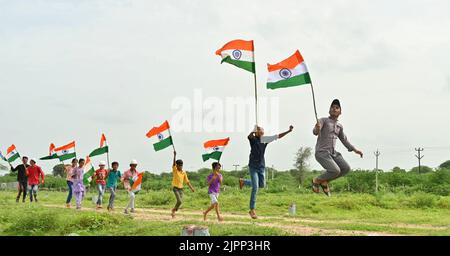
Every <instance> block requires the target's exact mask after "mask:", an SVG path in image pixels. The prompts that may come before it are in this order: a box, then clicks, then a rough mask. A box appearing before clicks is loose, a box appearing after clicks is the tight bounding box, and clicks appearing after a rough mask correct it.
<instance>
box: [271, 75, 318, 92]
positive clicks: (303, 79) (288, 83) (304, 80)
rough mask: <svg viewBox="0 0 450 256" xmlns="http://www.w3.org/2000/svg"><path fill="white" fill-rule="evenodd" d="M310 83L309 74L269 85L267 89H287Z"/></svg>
mask: <svg viewBox="0 0 450 256" xmlns="http://www.w3.org/2000/svg"><path fill="white" fill-rule="evenodd" d="M310 83H311V78H310V76H309V73H305V74H302V75H298V76H294V77H291V78H289V79H284V80H280V81H278V82H275V83H267V89H278V88H286V87H292V86H298V85H303V84H310Z"/></svg>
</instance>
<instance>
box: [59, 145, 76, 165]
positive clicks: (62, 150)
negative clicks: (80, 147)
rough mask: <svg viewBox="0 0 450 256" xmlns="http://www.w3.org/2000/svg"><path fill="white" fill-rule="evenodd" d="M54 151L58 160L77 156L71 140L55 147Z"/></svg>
mask: <svg viewBox="0 0 450 256" xmlns="http://www.w3.org/2000/svg"><path fill="white" fill-rule="evenodd" d="M55 152H56V155H57V156H58V158H59V161H64V160H68V159H72V158H75V157H77V154H76V152H75V141H72V142H70V143H69V144H67V145H64V146H61V147H59V148H55Z"/></svg>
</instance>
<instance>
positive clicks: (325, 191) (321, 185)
mask: <svg viewBox="0 0 450 256" xmlns="http://www.w3.org/2000/svg"><path fill="white" fill-rule="evenodd" d="M320 187H322V190H323V193H325V195H327V196H331V192H330V187H329V186H328V183H327V184H326V185H323V184H320Z"/></svg>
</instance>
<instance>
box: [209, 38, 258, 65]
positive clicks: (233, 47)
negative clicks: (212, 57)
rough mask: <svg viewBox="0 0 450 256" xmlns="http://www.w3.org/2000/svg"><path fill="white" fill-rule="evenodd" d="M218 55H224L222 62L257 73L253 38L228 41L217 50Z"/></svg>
mask: <svg viewBox="0 0 450 256" xmlns="http://www.w3.org/2000/svg"><path fill="white" fill-rule="evenodd" d="M216 55H220V56H221V57H222V62H221V63H223V62H226V63H229V64H231V65H234V66H236V67H239V68H242V69H245V70H247V71H250V72H252V73H255V58H254V48H253V40H250V41H244V40H239V39H238V40H233V41H231V42H228V43H226V44H225V45H224V46H222V48H220V49H219V50H217V51H216Z"/></svg>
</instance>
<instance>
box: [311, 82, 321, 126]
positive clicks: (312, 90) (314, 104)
mask: <svg viewBox="0 0 450 256" xmlns="http://www.w3.org/2000/svg"><path fill="white" fill-rule="evenodd" d="M311 92H312V98H313V106H314V114H315V116H316V121H317V122H319V118H318V117H317V109H316V98H315V97H314V86H313V83H312V80H311Z"/></svg>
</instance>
